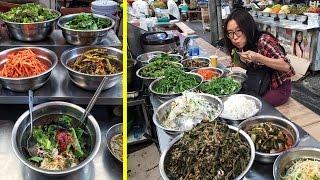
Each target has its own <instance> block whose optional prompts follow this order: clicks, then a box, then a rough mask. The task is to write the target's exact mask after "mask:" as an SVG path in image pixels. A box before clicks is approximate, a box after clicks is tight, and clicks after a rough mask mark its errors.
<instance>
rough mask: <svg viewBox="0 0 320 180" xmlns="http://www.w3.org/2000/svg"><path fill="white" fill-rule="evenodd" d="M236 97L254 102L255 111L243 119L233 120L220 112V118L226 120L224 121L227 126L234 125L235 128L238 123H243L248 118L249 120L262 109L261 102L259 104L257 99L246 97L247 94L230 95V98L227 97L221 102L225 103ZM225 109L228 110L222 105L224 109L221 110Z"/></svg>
mask: <svg viewBox="0 0 320 180" xmlns="http://www.w3.org/2000/svg"><path fill="white" fill-rule="evenodd" d="M237 96H238V97H244V98H246V99H249V100H252V101H254V103H255V105H256V108H257V110H256V111H252V112H251V114H250V115H249V116H248V117H243V118H241V119H234V118H232V117H229V116H228V115H227V114H224V113H223V112H222V113H221V115H220V117H221V118H223V119H224V120H226V121H227V124H230V125H235V126H237V125H239V123H240V122H241V121H243V120H244V119H248V118H251V117H253V116H255V115H256V114H257V113H258V112H260V111H261V109H262V102H261V101H260V100H259V99H258V98H256V97H254V96H250V95H247V94H234V95H231V96H229V97H226V98H223V102H225V101H227V100H228V99H230V98H233V97H237ZM227 108H228V107H227V106H225V105H224V109H223V110H225V109H227ZM241 108H246V107H241Z"/></svg>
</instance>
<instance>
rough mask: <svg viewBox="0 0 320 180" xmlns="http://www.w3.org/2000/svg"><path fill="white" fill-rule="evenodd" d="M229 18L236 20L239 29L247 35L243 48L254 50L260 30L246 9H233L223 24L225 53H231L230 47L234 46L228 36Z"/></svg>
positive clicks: (260, 33)
mask: <svg viewBox="0 0 320 180" xmlns="http://www.w3.org/2000/svg"><path fill="white" fill-rule="evenodd" d="M231 20H234V21H236V23H237V24H238V26H239V28H240V30H241V31H242V32H243V33H244V35H245V36H246V37H247V44H246V45H245V47H244V48H243V50H245V51H246V50H256V48H257V42H258V39H259V38H260V36H261V35H262V32H261V31H259V30H258V27H257V25H256V22H255V21H254V19H253V17H252V16H251V15H250V14H249V13H248V12H247V11H246V10H244V9H235V10H233V11H232V13H231V14H230V15H229V16H228V18H227V19H226V21H225V24H224V39H225V46H226V50H227V53H228V54H231V51H232V49H233V48H235V46H234V45H233V44H232V42H231V40H230V39H229V38H228V31H227V25H228V23H229V21H231Z"/></svg>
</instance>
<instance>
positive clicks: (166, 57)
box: [148, 54, 183, 63]
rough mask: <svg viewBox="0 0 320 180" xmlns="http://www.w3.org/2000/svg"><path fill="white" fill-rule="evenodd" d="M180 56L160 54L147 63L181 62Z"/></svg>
mask: <svg viewBox="0 0 320 180" xmlns="http://www.w3.org/2000/svg"><path fill="white" fill-rule="evenodd" d="M182 58H183V57H182V56H181V55H179V54H161V55H159V56H156V57H154V58H151V59H150V60H149V61H148V63H151V62H154V61H170V62H180V61H181V60H182Z"/></svg>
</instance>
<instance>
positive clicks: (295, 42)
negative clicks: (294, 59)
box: [293, 31, 303, 57]
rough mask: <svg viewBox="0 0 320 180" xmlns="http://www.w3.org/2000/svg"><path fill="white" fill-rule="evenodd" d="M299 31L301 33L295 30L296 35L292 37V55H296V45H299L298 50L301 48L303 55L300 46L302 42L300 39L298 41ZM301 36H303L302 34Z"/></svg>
mask: <svg viewBox="0 0 320 180" xmlns="http://www.w3.org/2000/svg"><path fill="white" fill-rule="evenodd" d="M299 33H301V34H302V32H301V31H297V32H296V37H295V38H294V45H293V54H294V55H297V45H298V46H299V48H300V50H301V53H302V54H301V56H302V57H303V49H302V47H301V44H302V41H303V40H302V41H301V42H299V41H298V34H299ZM302 37H303V36H302Z"/></svg>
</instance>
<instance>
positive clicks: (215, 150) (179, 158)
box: [159, 121, 255, 180]
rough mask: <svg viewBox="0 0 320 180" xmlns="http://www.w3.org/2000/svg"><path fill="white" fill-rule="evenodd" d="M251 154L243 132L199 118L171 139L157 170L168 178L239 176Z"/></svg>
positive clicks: (248, 138) (242, 172)
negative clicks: (199, 121)
mask: <svg viewBox="0 0 320 180" xmlns="http://www.w3.org/2000/svg"><path fill="white" fill-rule="evenodd" d="M254 157H255V149H254V145H253V142H252V140H251V139H250V137H249V136H248V134H246V133H245V132H244V131H242V130H239V129H238V128H236V127H233V126H228V125H227V124H224V123H221V122H219V121H213V122H208V121H203V122H202V123H200V124H198V125H196V126H195V127H193V128H192V129H191V130H189V131H186V132H184V133H183V134H181V135H179V136H177V137H176V138H175V139H173V140H172V141H171V142H170V144H169V145H168V146H167V147H166V148H165V150H164V151H163V152H162V154H161V158H160V162H159V169H160V174H161V176H162V178H163V179H164V180H169V179H172V180H173V179H237V180H240V179H242V178H243V177H244V176H245V175H246V174H247V172H248V171H249V169H250V168H251V166H252V164H253V161H254Z"/></svg>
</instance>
